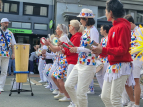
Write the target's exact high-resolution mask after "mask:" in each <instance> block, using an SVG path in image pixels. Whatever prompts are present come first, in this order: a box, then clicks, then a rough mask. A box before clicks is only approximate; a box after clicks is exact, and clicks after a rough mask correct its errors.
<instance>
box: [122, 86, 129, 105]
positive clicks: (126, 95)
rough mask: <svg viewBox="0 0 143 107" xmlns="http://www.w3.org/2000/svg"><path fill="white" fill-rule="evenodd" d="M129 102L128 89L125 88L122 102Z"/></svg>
mask: <svg viewBox="0 0 143 107" xmlns="http://www.w3.org/2000/svg"><path fill="white" fill-rule="evenodd" d="M128 102H129V97H128V94H127V91H126V89H125V88H124V91H123V93H122V104H125V103H128Z"/></svg>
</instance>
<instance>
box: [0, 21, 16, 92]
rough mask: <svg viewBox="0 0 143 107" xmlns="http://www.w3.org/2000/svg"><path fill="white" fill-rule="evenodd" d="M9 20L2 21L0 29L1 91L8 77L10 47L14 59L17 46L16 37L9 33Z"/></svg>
mask: <svg viewBox="0 0 143 107" xmlns="http://www.w3.org/2000/svg"><path fill="white" fill-rule="evenodd" d="M9 23H10V22H9V20H8V19H7V18H2V19H1V28H0V41H1V42H0V66H1V75H0V91H1V92H3V91H4V85H5V81H6V76H7V70H8V64H9V57H10V52H9V47H10V46H11V48H12V55H11V57H12V59H14V58H15V53H14V45H15V44H16V42H15V38H14V35H13V33H12V32H11V31H9V30H8V29H7V28H8V25H9Z"/></svg>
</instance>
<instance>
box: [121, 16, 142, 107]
mask: <svg viewBox="0 0 143 107" xmlns="http://www.w3.org/2000/svg"><path fill="white" fill-rule="evenodd" d="M124 18H125V19H127V20H128V21H129V22H130V24H131V41H135V40H139V38H138V35H140V34H141V35H142V36H143V34H142V32H141V29H140V28H139V27H138V26H136V25H135V23H134V19H133V17H132V16H131V15H126V16H125V17H124ZM138 45H139V44H137V43H131V47H135V46H138ZM137 54H138V53H135V54H133V55H132V59H133V77H134V80H135V83H136V84H135V86H134V91H133V88H132V86H131V87H128V86H126V91H127V93H128V96H129V98H130V102H129V103H128V106H127V107H139V104H140V94H141V88H140V71H141V67H142V64H143V62H142V61H140V58H141V57H142V56H141V55H140V56H138V57H137V59H135V58H136V56H137Z"/></svg>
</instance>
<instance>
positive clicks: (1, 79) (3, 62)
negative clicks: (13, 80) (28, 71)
mask: <svg viewBox="0 0 143 107" xmlns="http://www.w3.org/2000/svg"><path fill="white" fill-rule="evenodd" d="M8 64H9V58H7V57H0V66H1V75H0V89H3V88H4V85H5V81H6V76H7V70H8Z"/></svg>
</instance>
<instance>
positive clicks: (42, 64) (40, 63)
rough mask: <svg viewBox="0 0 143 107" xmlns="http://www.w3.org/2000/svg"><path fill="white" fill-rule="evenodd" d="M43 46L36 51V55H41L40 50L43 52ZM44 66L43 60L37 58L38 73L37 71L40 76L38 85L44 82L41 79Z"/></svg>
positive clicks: (40, 57)
mask: <svg viewBox="0 0 143 107" xmlns="http://www.w3.org/2000/svg"><path fill="white" fill-rule="evenodd" d="M43 46H44V45H43V44H41V48H39V49H38V53H39V54H40V55H41V54H42V50H43ZM44 64H45V60H43V59H42V56H39V65H38V71H39V75H40V81H39V82H40V83H42V82H44V78H43V69H44Z"/></svg>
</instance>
